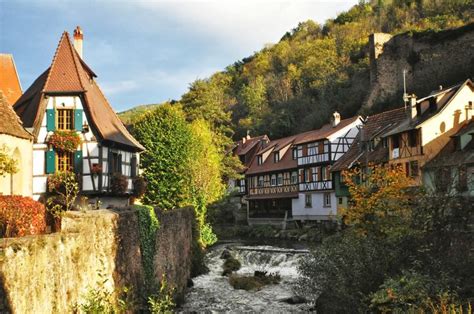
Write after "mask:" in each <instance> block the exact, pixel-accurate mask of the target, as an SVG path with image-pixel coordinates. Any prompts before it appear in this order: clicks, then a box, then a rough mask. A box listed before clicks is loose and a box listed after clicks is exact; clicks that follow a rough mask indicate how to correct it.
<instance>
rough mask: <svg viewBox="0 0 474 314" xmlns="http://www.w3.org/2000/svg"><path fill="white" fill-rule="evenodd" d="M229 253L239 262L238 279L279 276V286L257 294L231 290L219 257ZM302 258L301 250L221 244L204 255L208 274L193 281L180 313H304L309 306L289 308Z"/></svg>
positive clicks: (262, 290)
mask: <svg viewBox="0 0 474 314" xmlns="http://www.w3.org/2000/svg"><path fill="white" fill-rule="evenodd" d="M224 250H229V251H230V252H231V254H232V255H233V256H234V257H235V258H236V259H238V260H239V261H240V263H241V264H242V267H241V268H240V269H239V270H238V271H237V272H236V274H238V275H250V276H251V275H253V274H254V272H255V271H266V272H268V273H279V274H280V276H281V282H280V283H279V284H275V285H268V286H265V287H263V288H262V289H261V290H258V291H245V290H238V289H234V288H233V287H232V286H231V285H230V284H229V281H228V277H226V276H222V264H223V262H224V260H223V259H221V254H222V252H223V251H224ZM305 254H308V251H307V250H304V249H287V248H280V247H275V246H261V245H259V246H253V245H252V246H243V245H239V244H221V245H217V246H216V247H214V248H212V249H211V250H210V251H209V252H208V253H207V255H206V264H207V266H208V267H209V273H207V274H204V275H201V276H198V277H196V278H194V279H193V281H194V286H193V287H191V288H190V289H189V291H188V292H187V294H186V297H185V303H184V304H183V305H182V307H181V308H180V309H179V311H180V312H183V313H189V312H258V313H292V312H293V313H295V312H304V311H307V310H308V309H309V307H310V305H309V304H306V303H301V304H289V303H288V302H287V300H288V299H291V298H293V297H295V294H294V292H293V289H292V286H293V284H294V283H295V282H296V280H297V278H298V272H297V266H298V261H299V259H300V258H301V257H303V256H304V255H305Z"/></svg>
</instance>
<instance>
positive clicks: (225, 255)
mask: <svg viewBox="0 0 474 314" xmlns="http://www.w3.org/2000/svg"><path fill="white" fill-rule="evenodd" d="M231 257H232V254H230V252H229V250H227V249H225V250H224V251H222V253H221V259H228V258H231Z"/></svg>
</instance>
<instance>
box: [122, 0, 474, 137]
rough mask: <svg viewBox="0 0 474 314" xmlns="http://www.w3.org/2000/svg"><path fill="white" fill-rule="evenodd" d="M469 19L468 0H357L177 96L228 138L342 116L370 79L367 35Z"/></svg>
mask: <svg viewBox="0 0 474 314" xmlns="http://www.w3.org/2000/svg"><path fill="white" fill-rule="evenodd" d="M473 21H474V1H472V0H393V1H389V0H378V1H376V0H373V1H361V2H360V3H359V4H358V5H355V6H354V7H352V8H351V9H350V10H349V11H347V12H344V13H341V14H339V15H338V16H337V17H336V18H335V19H333V20H328V21H326V23H325V24H324V25H319V24H318V23H315V22H314V21H306V22H302V23H300V24H299V25H298V26H297V27H296V28H294V29H293V30H291V31H289V32H287V33H286V34H284V36H283V37H282V39H281V40H280V42H278V43H277V44H275V45H273V46H269V47H266V48H264V49H262V50H261V51H259V52H256V53H255V54H253V55H252V56H250V57H248V58H245V59H243V60H242V61H238V62H235V63H234V64H233V65H230V66H228V67H227V68H226V69H225V70H224V71H222V72H218V73H215V74H214V75H212V76H211V77H210V78H208V79H204V80H197V81H195V82H193V83H192V84H191V86H190V89H189V91H188V92H187V93H186V94H184V95H183V96H182V98H181V100H179V102H180V103H181V104H182V106H183V109H184V111H185V112H186V113H187V116H188V118H189V119H190V120H193V119H196V118H204V119H206V120H207V121H209V122H210V123H211V125H213V128H214V130H215V131H217V132H218V133H221V134H222V135H225V137H228V136H230V137H233V138H234V139H237V138H240V137H241V136H243V135H244V134H246V133H247V131H249V132H250V134H251V135H258V134H264V133H266V134H268V135H269V136H270V137H271V138H278V137H282V136H286V135H290V134H295V133H298V132H301V131H306V130H309V129H312V128H317V127H320V126H321V125H322V124H324V123H327V121H328V119H329V117H330V115H331V113H332V112H333V111H334V110H338V111H339V112H340V113H341V115H342V116H343V117H348V116H352V115H354V114H356V113H357V112H358V111H359V110H360V108H361V105H362V104H363V101H364V99H365V98H366V97H367V94H368V92H369V86H370V78H369V56H368V49H367V46H368V36H369V34H371V33H374V32H387V33H391V34H398V33H403V32H421V31H426V30H434V31H439V30H443V29H447V28H453V27H459V26H462V25H465V24H467V23H470V22H473ZM400 105H401V104H400ZM138 112H140V111H138ZM132 116H133V114H132ZM132 118H133V117H132ZM127 119H130V114H129V117H127Z"/></svg>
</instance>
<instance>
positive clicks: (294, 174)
mask: <svg viewBox="0 0 474 314" xmlns="http://www.w3.org/2000/svg"><path fill="white" fill-rule="evenodd" d="M296 183H298V173H297V172H296V171H293V172H291V184H296Z"/></svg>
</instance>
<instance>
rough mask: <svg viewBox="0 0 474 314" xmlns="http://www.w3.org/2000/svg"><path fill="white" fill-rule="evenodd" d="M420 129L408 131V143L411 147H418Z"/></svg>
mask: <svg viewBox="0 0 474 314" xmlns="http://www.w3.org/2000/svg"><path fill="white" fill-rule="evenodd" d="M417 135H418V130H411V131H410V132H409V133H408V145H409V146H410V147H416V144H417V138H418V136H417Z"/></svg>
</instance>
